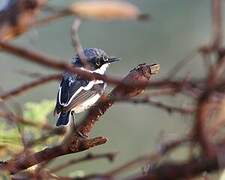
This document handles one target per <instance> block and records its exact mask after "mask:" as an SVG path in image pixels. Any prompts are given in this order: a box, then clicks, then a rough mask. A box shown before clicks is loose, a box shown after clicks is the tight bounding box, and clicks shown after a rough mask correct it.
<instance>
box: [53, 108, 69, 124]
mask: <svg viewBox="0 0 225 180" xmlns="http://www.w3.org/2000/svg"><path fill="white" fill-rule="evenodd" d="M69 120H70V111H69V112H61V113H60V115H59V118H58V120H57V123H56V126H65V125H67V124H68V122H69Z"/></svg>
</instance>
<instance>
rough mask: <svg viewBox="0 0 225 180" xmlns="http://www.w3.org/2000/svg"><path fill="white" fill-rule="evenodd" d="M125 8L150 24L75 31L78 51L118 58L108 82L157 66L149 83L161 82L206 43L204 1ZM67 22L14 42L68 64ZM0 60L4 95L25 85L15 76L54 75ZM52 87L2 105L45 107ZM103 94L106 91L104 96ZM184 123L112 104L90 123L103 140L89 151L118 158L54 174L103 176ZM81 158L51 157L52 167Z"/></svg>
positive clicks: (86, 26) (197, 70) (57, 0)
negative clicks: (140, 66)
mask: <svg viewBox="0 0 225 180" xmlns="http://www.w3.org/2000/svg"><path fill="white" fill-rule="evenodd" d="M73 2H74V0H67V1H61V0H49V4H52V5H55V6H61V7H65V6H67V5H69V4H71V3H73ZM130 2H132V3H133V4H136V5H137V6H138V7H139V8H140V9H141V10H142V12H144V13H149V14H150V15H151V20H150V21H148V22H132V21H130V22H129V21H128V22H127V21H120V22H117V21H114V22H101V21H84V22H82V24H81V28H80V31H79V36H80V40H81V44H82V46H83V47H96V48H102V49H104V50H105V51H106V52H107V53H108V54H110V55H113V56H117V57H121V59H122V60H121V61H120V63H117V64H114V65H112V66H111V67H110V69H109V71H108V74H110V75H112V76H116V77H123V76H125V75H126V74H127V73H128V72H129V70H130V69H132V68H133V67H135V66H137V65H138V64H140V63H159V64H160V66H161V70H160V74H159V75H157V76H154V77H153V80H155V79H159V78H162V77H166V75H167V73H168V71H169V70H170V69H171V68H172V67H173V66H174V64H175V63H176V62H178V61H180V60H181V59H183V58H184V57H186V56H187V55H189V54H190V53H192V52H193V51H194V50H195V49H196V48H198V47H199V45H202V44H204V43H207V42H208V41H209V40H210V35H211V17H210V9H211V6H210V5H211V4H210V0H204V1H203V0H139V1H137V0H132V1H130ZM0 3H1V2H0ZM73 20H74V18H73V17H68V18H64V19H61V20H59V21H55V22H53V23H51V24H50V25H48V26H44V27H40V28H34V29H32V30H31V31H29V32H27V33H25V34H23V35H22V36H20V37H19V38H17V39H16V40H14V42H15V43H16V44H19V45H22V46H25V47H29V48H32V49H34V50H37V51H41V52H44V53H46V54H49V55H51V56H53V57H58V58H60V57H62V58H64V59H67V60H68V62H69V61H70V60H71V57H72V56H74V48H73V46H72V45H71V37H70V27H71V24H72V22H73ZM0 59H1V61H0V72H1V75H0V82H1V89H2V90H5V91H6V90H9V89H12V88H14V87H17V86H18V85H20V84H22V83H25V82H28V81H31V80H32V79H31V78H29V77H27V76H24V75H21V74H20V73H19V71H21V70H26V71H29V72H40V73H43V74H50V73H52V72H53V71H52V70H51V69H48V68H43V67H40V66H37V65H34V64H31V63H27V62H25V61H22V60H17V59H16V57H13V56H10V55H6V54H4V53H0ZM199 59H200V58H199V57H196V58H195V60H193V61H192V62H191V63H190V64H189V65H188V66H187V68H186V69H184V70H183V71H182V72H181V73H180V75H184V74H189V75H190V76H196V77H199V76H202V75H203V74H204V68H203V64H202V61H200V60H199ZM57 88H58V82H51V83H49V84H47V85H44V86H40V87H38V88H35V89H34V90H32V91H29V92H28V93H26V95H22V96H19V97H16V98H14V99H12V100H11V101H9V102H8V104H9V105H11V107H12V108H13V105H14V104H15V102H16V103H19V104H20V105H21V107H23V104H24V103H26V102H40V101H42V100H44V99H50V100H52V99H55V98H56V93H57ZM110 88H112V87H109V88H108V90H109V89H110ZM150 91H151V90H150ZM156 99H157V98H156ZM160 100H162V101H163V102H165V103H169V104H174V105H177V106H182V105H184V104H186V103H187V104H188V103H191V102H189V100H188V99H185V97H175V98H174V97H172V98H160ZM83 115H84V113H82V114H79V115H78V116H77V119H80V118H81V117H82V116H83ZM49 119H50V122H51V123H52V124H53V125H54V124H55V119H54V117H53V115H51V116H49ZM191 123H192V118H191V117H190V118H188V116H186V117H183V116H182V115H180V114H168V113H167V112H165V111H163V110H160V109H157V108H155V107H152V106H149V105H135V104H127V103H118V104H115V105H114V106H113V107H112V108H110V109H109V110H108V111H107V113H106V114H105V115H104V116H102V117H101V120H100V123H97V125H96V127H95V128H94V130H93V131H92V136H93V137H95V136H106V137H108V138H109V141H108V142H107V143H106V144H104V145H102V146H98V147H96V148H93V149H91V150H89V151H91V152H98V153H100V152H108V151H118V152H119V154H118V156H117V158H116V160H115V162H114V163H109V162H107V161H104V160H98V161H95V162H88V163H83V164H79V165H76V166H71V167H69V168H67V169H66V170H63V171H60V173H59V174H60V175H65V174H68V173H72V172H73V171H74V170H76V171H78V170H82V171H84V172H85V173H94V172H105V171H107V170H109V169H112V168H113V167H117V166H118V165H119V164H123V163H125V162H127V161H128V160H131V159H134V158H135V157H138V156H140V155H142V154H146V153H150V152H152V151H154V150H155V149H156V148H157V144H158V143H159V142H160V139H161V136H162V134H163V136H166V137H168V138H170V137H171V138H173V137H179V136H182V135H183V134H185V133H186V132H188V129H189V127H190V126H191ZM85 153H86V152H82V153H79V154H73V155H67V156H63V157H60V158H57V160H56V163H57V161H65V160H68V159H70V158H71V157H79V156H80V155H83V154H85ZM182 154H183V152H182V151H181V152H177V154H176V155H175V157H176V158H182Z"/></svg>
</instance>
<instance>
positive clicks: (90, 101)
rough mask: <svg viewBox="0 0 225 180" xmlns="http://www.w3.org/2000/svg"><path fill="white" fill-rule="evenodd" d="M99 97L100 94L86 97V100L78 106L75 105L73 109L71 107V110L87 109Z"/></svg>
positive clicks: (78, 111) (80, 110) (77, 111)
mask: <svg viewBox="0 0 225 180" xmlns="http://www.w3.org/2000/svg"><path fill="white" fill-rule="evenodd" d="M99 98H100V95H99V94H96V95H95V96H93V97H92V98H90V99H88V100H87V101H84V102H83V103H82V104H80V105H79V106H76V107H75V108H74V109H72V111H74V112H75V113H80V112H82V111H84V110H86V109H88V108H89V107H91V106H93V105H94V104H95V103H96V102H97V101H98V99H99Z"/></svg>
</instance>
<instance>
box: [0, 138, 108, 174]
mask: <svg viewBox="0 0 225 180" xmlns="http://www.w3.org/2000/svg"><path fill="white" fill-rule="evenodd" d="M106 141H107V139H106V138H104V137H96V138H93V139H83V138H78V136H76V137H75V138H74V139H73V138H71V141H70V142H71V144H61V145H58V146H54V147H52V148H46V149H44V150H42V151H40V152H37V153H33V154H29V155H28V154H27V153H25V154H21V155H18V156H15V158H14V159H11V160H9V161H7V162H5V163H3V164H1V165H0V168H1V169H2V170H5V171H8V172H10V173H17V172H19V171H21V170H24V169H27V168H29V167H31V166H33V165H36V164H39V163H41V162H44V161H48V160H51V159H53V158H56V157H58V156H62V155H66V154H71V153H76V152H81V151H84V150H87V149H89V148H92V147H94V146H98V145H101V144H104V143H106Z"/></svg>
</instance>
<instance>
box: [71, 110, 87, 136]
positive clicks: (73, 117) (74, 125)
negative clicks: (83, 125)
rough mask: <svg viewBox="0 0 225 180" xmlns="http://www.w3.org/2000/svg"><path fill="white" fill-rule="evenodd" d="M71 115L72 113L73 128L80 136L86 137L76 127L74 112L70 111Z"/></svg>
mask: <svg viewBox="0 0 225 180" xmlns="http://www.w3.org/2000/svg"><path fill="white" fill-rule="evenodd" d="M71 115H72V119H73V127H72V128H73V129H74V131H75V132H76V133H77V134H78V135H79V136H80V137H82V138H87V136H86V135H84V134H82V133H81V132H80V131H79V130H77V129H76V123H75V113H74V112H73V111H72V112H71Z"/></svg>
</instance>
